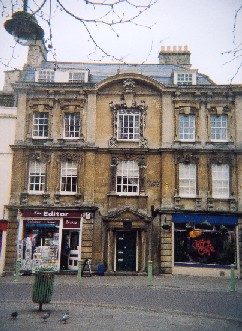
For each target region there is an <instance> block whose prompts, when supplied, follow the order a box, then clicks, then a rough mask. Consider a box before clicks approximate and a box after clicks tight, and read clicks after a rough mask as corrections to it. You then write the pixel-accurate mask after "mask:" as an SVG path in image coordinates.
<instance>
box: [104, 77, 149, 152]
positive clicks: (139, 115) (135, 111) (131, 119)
mask: <svg viewBox="0 0 242 331" xmlns="http://www.w3.org/2000/svg"><path fill="white" fill-rule="evenodd" d="M123 85H124V90H125V91H134V89H135V82H134V81H133V80H125V81H124V82H123ZM109 106H110V109H111V111H112V113H113V119H112V122H113V136H112V137H111V138H110V139H109V145H110V146H112V147H117V146H118V145H119V143H123V142H135V143H138V144H139V146H140V147H148V139H147V138H146V137H145V135H144V131H145V118H146V111H147V109H148V107H147V106H146V103H145V101H144V100H141V101H139V102H133V104H132V105H131V107H128V106H127V104H126V101H125V97H124V96H122V97H121V99H120V102H119V103H116V102H115V103H114V102H113V101H111V102H110V103H109Z"/></svg>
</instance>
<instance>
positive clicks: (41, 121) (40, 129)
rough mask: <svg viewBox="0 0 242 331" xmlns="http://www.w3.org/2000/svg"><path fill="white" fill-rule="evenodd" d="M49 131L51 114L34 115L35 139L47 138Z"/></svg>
mask: <svg viewBox="0 0 242 331" xmlns="http://www.w3.org/2000/svg"><path fill="white" fill-rule="evenodd" d="M48 130H49V113H46V112H35V113H33V138H47V137H48Z"/></svg>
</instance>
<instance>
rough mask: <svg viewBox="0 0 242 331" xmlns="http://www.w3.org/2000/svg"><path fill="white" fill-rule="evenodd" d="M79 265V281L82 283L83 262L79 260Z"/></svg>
mask: <svg viewBox="0 0 242 331" xmlns="http://www.w3.org/2000/svg"><path fill="white" fill-rule="evenodd" d="M77 264H78V269H77V280H78V281H80V280H81V277H82V260H79V261H78V262H77Z"/></svg>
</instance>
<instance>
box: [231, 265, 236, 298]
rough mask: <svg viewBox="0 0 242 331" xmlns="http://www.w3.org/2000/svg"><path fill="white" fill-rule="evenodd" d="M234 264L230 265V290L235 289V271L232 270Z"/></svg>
mask: <svg viewBox="0 0 242 331" xmlns="http://www.w3.org/2000/svg"><path fill="white" fill-rule="evenodd" d="M234 268H235V266H234V264H231V266H230V292H234V291H235V271H234Z"/></svg>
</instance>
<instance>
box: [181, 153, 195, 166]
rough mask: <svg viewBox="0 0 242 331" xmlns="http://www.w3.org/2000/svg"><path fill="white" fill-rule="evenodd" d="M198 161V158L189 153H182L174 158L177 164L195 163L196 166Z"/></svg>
mask: <svg viewBox="0 0 242 331" xmlns="http://www.w3.org/2000/svg"><path fill="white" fill-rule="evenodd" d="M198 160H199V159H198V156H196V155H193V154H191V153H183V154H180V155H178V156H177V157H176V161H177V163H186V164H189V163H195V164H197V163H198Z"/></svg>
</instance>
